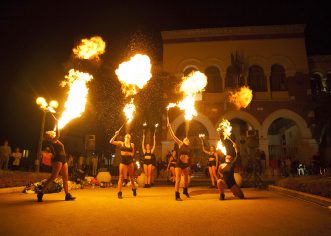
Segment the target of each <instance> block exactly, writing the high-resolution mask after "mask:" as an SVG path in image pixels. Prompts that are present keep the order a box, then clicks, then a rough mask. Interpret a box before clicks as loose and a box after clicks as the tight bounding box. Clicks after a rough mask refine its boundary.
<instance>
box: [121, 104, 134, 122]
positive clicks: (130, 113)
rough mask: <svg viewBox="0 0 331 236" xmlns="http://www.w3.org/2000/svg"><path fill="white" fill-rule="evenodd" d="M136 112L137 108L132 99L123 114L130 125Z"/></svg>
mask: <svg viewBox="0 0 331 236" xmlns="http://www.w3.org/2000/svg"><path fill="white" fill-rule="evenodd" d="M135 111H136V106H135V105H134V103H133V98H132V99H131V102H130V103H127V104H126V105H125V107H124V108H123V112H124V114H125V117H126V118H127V120H128V123H130V122H131V121H132V120H133V113H134V112H135Z"/></svg>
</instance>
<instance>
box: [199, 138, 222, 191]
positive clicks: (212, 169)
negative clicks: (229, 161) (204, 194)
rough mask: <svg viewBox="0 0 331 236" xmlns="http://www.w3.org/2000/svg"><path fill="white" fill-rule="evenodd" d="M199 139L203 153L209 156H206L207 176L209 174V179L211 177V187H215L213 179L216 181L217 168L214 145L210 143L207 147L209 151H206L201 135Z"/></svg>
mask: <svg viewBox="0 0 331 236" xmlns="http://www.w3.org/2000/svg"><path fill="white" fill-rule="evenodd" d="M200 139H201V147H202V151H203V152H204V153H206V154H207V155H208V156H209V158H208V170H209V176H210V179H211V184H212V185H211V186H210V187H211V188H215V181H216V183H217V179H218V178H217V173H216V172H217V168H218V155H217V152H216V150H215V146H213V145H211V146H210V147H209V151H207V150H206V149H205V145H204V143H203V139H202V137H200Z"/></svg>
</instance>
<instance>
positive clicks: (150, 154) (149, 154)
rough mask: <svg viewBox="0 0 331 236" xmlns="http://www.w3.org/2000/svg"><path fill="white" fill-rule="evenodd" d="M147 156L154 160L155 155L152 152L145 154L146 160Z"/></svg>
mask: <svg viewBox="0 0 331 236" xmlns="http://www.w3.org/2000/svg"><path fill="white" fill-rule="evenodd" d="M146 156H150V157H151V158H148V159H152V158H153V157H154V156H155V155H154V154H153V153H151V152H145V153H144V158H146Z"/></svg>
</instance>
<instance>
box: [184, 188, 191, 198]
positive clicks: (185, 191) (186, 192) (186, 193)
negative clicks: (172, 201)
mask: <svg viewBox="0 0 331 236" xmlns="http://www.w3.org/2000/svg"><path fill="white" fill-rule="evenodd" d="M183 194H185V195H186V197H190V195H189V194H188V191H187V188H184V189H183Z"/></svg>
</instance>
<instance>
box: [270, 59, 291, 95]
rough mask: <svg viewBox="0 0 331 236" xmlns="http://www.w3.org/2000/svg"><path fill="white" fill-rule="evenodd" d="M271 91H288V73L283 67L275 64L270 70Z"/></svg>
mask: <svg viewBox="0 0 331 236" xmlns="http://www.w3.org/2000/svg"><path fill="white" fill-rule="evenodd" d="M270 89H271V91H286V90H287V85H286V71H285V68H284V66H283V65H281V64H273V65H271V68H270Z"/></svg>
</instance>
